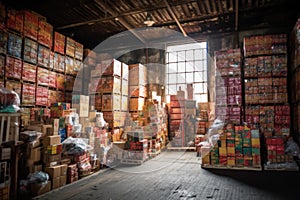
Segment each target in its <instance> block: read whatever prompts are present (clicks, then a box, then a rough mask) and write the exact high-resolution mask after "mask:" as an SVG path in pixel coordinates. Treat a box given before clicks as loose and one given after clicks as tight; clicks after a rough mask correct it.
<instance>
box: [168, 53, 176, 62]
mask: <svg viewBox="0 0 300 200" xmlns="http://www.w3.org/2000/svg"><path fill="white" fill-rule="evenodd" d="M168 62H169V63H170V62H177V52H170V53H169V61H168Z"/></svg>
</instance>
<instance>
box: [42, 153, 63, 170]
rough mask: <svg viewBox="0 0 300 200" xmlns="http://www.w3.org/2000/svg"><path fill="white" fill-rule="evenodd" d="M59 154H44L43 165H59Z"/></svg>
mask: <svg viewBox="0 0 300 200" xmlns="http://www.w3.org/2000/svg"><path fill="white" fill-rule="evenodd" d="M60 160H61V154H54V155H49V154H44V164H45V166H46V167H50V166H54V165H58V164H60Z"/></svg>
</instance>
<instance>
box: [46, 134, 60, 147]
mask: <svg viewBox="0 0 300 200" xmlns="http://www.w3.org/2000/svg"><path fill="white" fill-rule="evenodd" d="M42 143H43V146H44V147H47V146H49V145H55V144H60V143H61V137H60V135H52V136H47V137H45V138H43V141H42Z"/></svg>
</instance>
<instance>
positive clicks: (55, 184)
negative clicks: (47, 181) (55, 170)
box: [51, 176, 60, 190]
mask: <svg viewBox="0 0 300 200" xmlns="http://www.w3.org/2000/svg"><path fill="white" fill-rule="evenodd" d="M51 182H52V185H51V188H52V190H54V189H56V188H59V187H60V176H59V177H56V178H53V179H52V180H51Z"/></svg>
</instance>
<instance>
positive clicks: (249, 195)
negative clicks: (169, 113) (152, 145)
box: [35, 151, 300, 200]
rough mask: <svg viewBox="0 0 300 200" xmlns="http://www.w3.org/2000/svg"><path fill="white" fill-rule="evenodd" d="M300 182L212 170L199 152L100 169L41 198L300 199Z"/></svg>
mask: <svg viewBox="0 0 300 200" xmlns="http://www.w3.org/2000/svg"><path fill="white" fill-rule="evenodd" d="M292 181H293V182H295V181H296V183H292ZM299 182H300V175H299V172H282V171H280V172H278V171H275V172H270V171H240V170H217V169H213V170H212V169H211V170H208V169H203V168H201V165H200V158H199V157H197V156H196V153H195V152H166V151H165V152H162V153H161V154H160V155H159V156H157V157H155V158H153V159H150V160H149V161H147V162H145V163H143V164H142V165H140V166H118V167H115V168H111V169H105V170H100V171H99V172H97V173H95V174H92V175H90V176H88V177H86V178H84V179H81V180H79V181H77V182H75V183H72V184H68V185H66V186H64V187H62V188H58V189H56V190H53V191H50V192H48V193H46V194H44V195H41V196H38V197H36V198H35V199H36V200H60V199H62V200H66V199H70V200H71V199H72V200H77V199H78V200H80V199H82V200H88V199H93V200H95V199H101V200H119V199H126V200H131V199H134V200H140V199H141V200H151V199H152V200H160V199H161V200H177V199H180V200H185V199H189V200H193V199H194V200H196V199H197V200H198V199H199V200H260V199H261V200H262V199H269V200H277V199H280V200H281V199H282V200H289V199H291V200H294V199H295V200H296V199H300V187H299V186H298V185H299Z"/></svg>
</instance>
